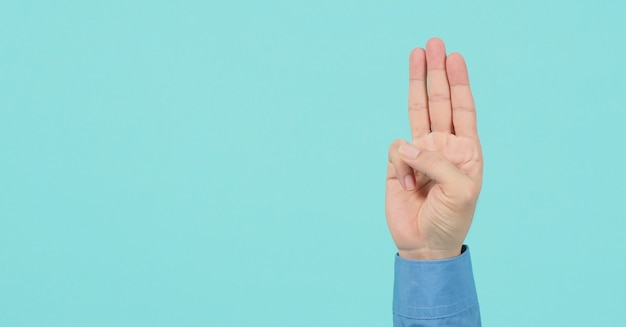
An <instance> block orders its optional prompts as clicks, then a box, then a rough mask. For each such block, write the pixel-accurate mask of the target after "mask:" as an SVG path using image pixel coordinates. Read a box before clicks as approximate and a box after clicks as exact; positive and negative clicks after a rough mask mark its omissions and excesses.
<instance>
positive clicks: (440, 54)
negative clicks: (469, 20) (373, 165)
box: [385, 38, 483, 260]
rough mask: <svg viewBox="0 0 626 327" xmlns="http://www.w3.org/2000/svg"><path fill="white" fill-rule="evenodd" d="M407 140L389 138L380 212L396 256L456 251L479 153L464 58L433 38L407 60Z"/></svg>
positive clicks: (470, 206)
mask: <svg viewBox="0 0 626 327" xmlns="http://www.w3.org/2000/svg"><path fill="white" fill-rule="evenodd" d="M408 102H409V103H408V104H409V105H408V109H409V124H410V126H411V135H412V140H411V142H410V143H409V142H407V141H405V140H402V139H398V140H395V141H393V143H392V144H391V146H390V147H389V164H388V166H387V182H386V193H385V214H386V218H387V225H388V226H389V230H390V232H391V236H392V238H393V240H394V242H395V244H396V246H397V247H398V254H399V255H400V256H401V257H403V258H406V259H412V260H439V259H447V258H452V257H455V256H458V255H459V254H460V253H461V247H462V245H463V242H464V240H465V237H466V236H467V232H468V231H469V228H470V225H471V223H472V218H473V216H474V210H475V208H476V202H477V200H478V195H479V193H480V189H481V186H482V178H483V156H482V150H481V147H480V141H479V139H478V132H477V127H476V109H475V106H474V99H473V97H472V92H471V90H470V85H469V77H468V73H467V68H466V65H465V60H464V59H463V57H462V56H461V54H459V53H451V54H450V55H449V56H447V57H446V49H445V45H444V43H443V41H442V40H440V39H438V38H433V39H430V40H429V41H428V42H427V43H426V49H425V50H424V49H422V48H416V49H414V50H413V51H412V52H411V55H410V59H409V101H408Z"/></svg>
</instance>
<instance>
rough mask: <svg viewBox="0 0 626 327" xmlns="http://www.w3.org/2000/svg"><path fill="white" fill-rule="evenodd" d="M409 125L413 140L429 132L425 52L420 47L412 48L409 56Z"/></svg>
mask: <svg viewBox="0 0 626 327" xmlns="http://www.w3.org/2000/svg"><path fill="white" fill-rule="evenodd" d="M409 125H410V126H411V135H412V137H413V139H414V140H415V139H417V138H419V137H421V136H424V135H426V134H428V133H430V118H429V116H428V96H427V93H426V53H425V51H424V49H422V48H416V49H413V51H411V56H410V58H409Z"/></svg>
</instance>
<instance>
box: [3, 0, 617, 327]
mask: <svg viewBox="0 0 626 327" xmlns="http://www.w3.org/2000/svg"><path fill="white" fill-rule="evenodd" d="M625 10H626V7H625V6H624V2H622V1H603V2H596V1H577V2H576V3H573V2H571V1H549V2H546V1H513V2H506V3H504V2H502V1H417V0H411V1H352V0H349V1H320V0H317V1H306V2H304V1H303V2H299V1H220V2H218V1H208V2H207V1H127V0H124V1H119V0H116V1H102V2H95V1H92V2H87V1H54V2H49V1H6V0H2V1H0V217H1V218H0V326H7V327H8V326H11V327H18V326H390V325H391V300H392V296H391V295H392V283H393V258H394V254H395V248H394V245H393V243H392V240H391V237H390V236H389V233H388V231H387V228H386V225H385V217H384V201H383V196H384V177H385V168H386V160H387V147H388V145H389V144H390V143H391V141H392V140H393V139H395V138H405V139H408V138H409V129H408V122H407V114H406V92H407V79H408V76H407V62H408V56H409V52H410V50H411V49H412V48H413V47H416V46H424V45H425V43H426V41H427V40H428V39H429V38H430V37H432V36H438V37H441V38H442V39H443V40H444V41H445V42H446V44H447V47H448V51H460V52H462V53H463V54H464V55H465V57H466V60H467V62H468V66H469V70H470V78H471V82H472V85H473V90H474V93H475V98H476V103H477V107H478V115H479V133H480V136H481V140H482V143H483V148H484V156H485V162H486V165H485V177H484V187H483V192H482V194H481V197H480V200H479V206H478V209H477V212H476V216H475V223H474V225H473V227H472V230H471V232H470V235H469V237H468V239H467V243H468V244H469V245H470V247H471V249H472V256H473V262H474V273H475V276H476V282H477V287H478V292H479V298H480V303H481V308H482V315H483V324H484V325H485V326H524V327H527V326H609V325H613V326H614V325H616V324H619V323H621V322H623V307H624V304H625V303H626V295H625V294H626V281H625V280H624V275H625V269H626V266H625V264H624V262H626V260H624V258H625V257H626V255H625V254H624V250H623V244H624V243H623V242H624V241H623V240H624V236H625V235H626V220H625V218H626V210H625V206H624V196H625V195H626V192H625V191H626V190H625V186H624V185H625V182H626V173H625V169H624V158H625V156H624V149H626V147H625V144H624V143H625V142H624V140H625V136H624V124H625V121H626V104H625V103H626V102H625V100H624V94H625V89H626V79H625V77H624V76H625V73H626V64H625V63H624V62H625V61H624V54H625V53H626V52H625V51H626V41H624V36H623V33H624V31H626V23H625V21H624V15H623V13H624V11H625Z"/></svg>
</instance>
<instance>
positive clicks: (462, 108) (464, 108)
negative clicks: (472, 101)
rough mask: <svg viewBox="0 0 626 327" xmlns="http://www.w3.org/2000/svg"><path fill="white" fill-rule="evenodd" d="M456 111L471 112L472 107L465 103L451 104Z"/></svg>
mask: <svg viewBox="0 0 626 327" xmlns="http://www.w3.org/2000/svg"><path fill="white" fill-rule="evenodd" d="M452 107H453V108H454V111H456V112H473V111H474V107H473V106H470V105H465V104H457V105H453V106H452Z"/></svg>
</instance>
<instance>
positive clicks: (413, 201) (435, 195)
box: [385, 132, 482, 249]
mask: <svg viewBox="0 0 626 327" xmlns="http://www.w3.org/2000/svg"><path fill="white" fill-rule="evenodd" d="M413 143H414V144H415V145H417V146H419V147H420V148H424V149H428V150H430V151H437V152H439V153H441V154H443V155H444V157H446V158H447V159H448V160H450V161H451V162H452V163H453V164H454V165H455V166H457V167H458V168H459V169H460V170H461V171H463V172H464V173H466V174H467V175H468V176H470V177H471V176H474V177H475V178H478V177H479V176H480V174H481V172H482V156H481V151H480V147H479V144H476V143H475V142H474V140H472V139H470V138H466V137H459V136H456V135H452V134H446V133H438V132H432V133H429V134H427V135H425V136H423V137H420V138H418V139H416V140H414V142H413ZM387 175H388V176H389V177H388V179H387V191H386V199H385V202H386V214H387V216H388V217H390V220H393V221H394V223H393V224H390V226H389V228H390V229H392V230H391V234H392V235H393V237H394V240H395V242H396V244H397V245H398V248H401V249H412V248H418V247H422V246H428V245H431V246H432V244H427V243H429V242H439V241H442V240H437V239H429V238H428V236H429V235H440V234H443V235H446V234H449V233H453V234H456V233H458V232H459V231H457V230H443V229H444V228H446V227H448V228H456V227H455V226H458V228H457V229H462V231H461V232H463V231H466V230H467V228H468V227H469V223H470V222H471V214H472V213H473V210H471V211H472V212H468V215H467V216H469V218H470V219H469V220H465V221H463V223H462V224H458V222H457V223H455V222H454V221H450V220H454V219H456V216H458V214H454V212H456V211H458V209H461V210H462V209H463V208H455V207H454V204H453V203H450V202H451V201H450V200H449V199H447V197H446V195H445V193H443V190H442V188H441V187H440V186H439V185H438V184H436V183H435V182H434V181H433V180H432V179H430V178H428V176H426V175H424V174H421V173H418V172H416V173H415V177H416V188H415V191H413V192H409V191H406V190H405V189H404V188H402V185H400V183H399V182H398V180H397V177H396V176H395V173H394V169H393V166H392V164H391V163H390V164H389V167H388V174H387ZM471 209H473V208H471ZM435 245H436V244H435Z"/></svg>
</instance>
